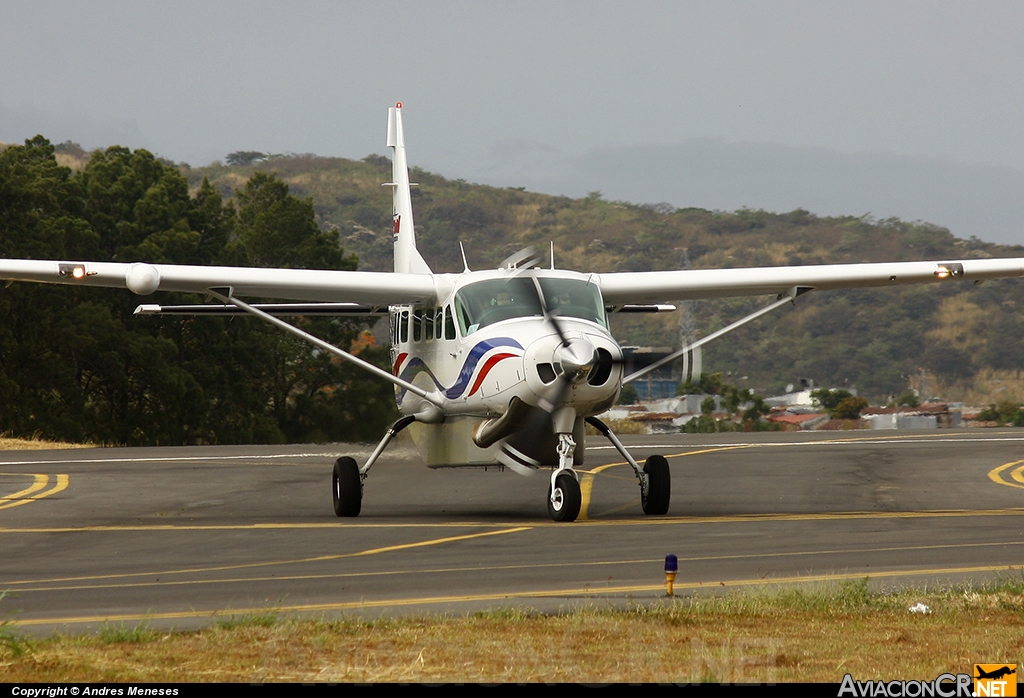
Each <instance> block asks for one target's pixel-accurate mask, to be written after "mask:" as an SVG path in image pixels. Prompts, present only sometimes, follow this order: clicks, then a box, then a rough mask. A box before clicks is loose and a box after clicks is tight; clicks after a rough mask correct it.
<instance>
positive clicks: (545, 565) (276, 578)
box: [0, 541, 1024, 593]
mask: <svg viewBox="0 0 1024 698" xmlns="http://www.w3.org/2000/svg"><path fill="white" fill-rule="evenodd" d="M1020 545H1024V541H998V542H991V543H940V544H936V545H907V546H895V547H879V548H849V549H834V550H796V551H788V552H778V553H739V554H735V555H695V556H689V557H680V558H679V563H680V564H688V563H704V562H715V561H721V560H762V559H776V558H783V557H807V556H809V555H850V554H854V553H884V552H909V551H918V550H943V549H953V548H985V547H1008V546H1020ZM662 562H663V560H662V558H650V559H636V560H596V561H590V562H579V561H572V562H541V563H532V564H525V565H486V566H482V567H478V566H473V567H438V568H426V569H408V570H377V571H372V572H336V573H325V574H293V575H272V576H269V577H225V578H221V579H182V580H174V581H156V580H154V581H151V582H124V583H112V584H76V585H61V586H43V585H46V584H50V583H52V582H55V581H58V582H59V581H65V580H48V579H33V580H24V581H18V582H0V586H4V587H17V589H16V591H17V592H18V593H27V592H48V591H51V592H52V591H82V590H86V589H128V588H136V587H153V586H194V585H198V584H240V583H244V584H251V583H253V582H278V583H279V582H286V581H297V580H306V579H357V578H363V577H380V576H388V577H393V576H396V575H419V576H422V575H427V574H443V575H452V574H459V573H465V572H473V573H480V572H501V571H508V570H533V569H556V568H563V567H572V568H574V569H580V568H584V567H622V566H630V567H635V566H638V565H660V564H662ZM150 574H151V576H154V577H159V576H160V575H161V574H165V573H164V572H152V573H150ZM123 576H125V577H128V576H133V575H123ZM136 576H137V575H136ZM27 584H38V585H40V586H35V587H33V586H22V585H27ZM9 590H13V589H9Z"/></svg>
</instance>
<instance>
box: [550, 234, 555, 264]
mask: <svg viewBox="0 0 1024 698" xmlns="http://www.w3.org/2000/svg"><path fill="white" fill-rule="evenodd" d="M549 242H550V243H551V271H554V270H555V241H554V240H550V241H549Z"/></svg>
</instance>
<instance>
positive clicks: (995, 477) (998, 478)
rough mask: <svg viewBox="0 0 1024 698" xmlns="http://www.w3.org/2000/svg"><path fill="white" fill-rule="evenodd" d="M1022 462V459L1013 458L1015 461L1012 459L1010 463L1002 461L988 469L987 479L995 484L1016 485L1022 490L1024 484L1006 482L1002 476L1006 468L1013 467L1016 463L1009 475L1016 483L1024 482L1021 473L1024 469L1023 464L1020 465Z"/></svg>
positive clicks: (1023, 476)
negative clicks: (997, 465)
mask: <svg viewBox="0 0 1024 698" xmlns="http://www.w3.org/2000/svg"><path fill="white" fill-rule="evenodd" d="M1022 464H1024V460H1015V461H1012V462H1010V463H1003V464H1002V465H1000V466H999V467H998V468H993V469H992V470H990V471H989V472H988V479H989V480H991V481H992V482H994V483H996V484H997V485H1005V486H1007V487H1017V488H1019V489H1022V490H1024V484H1016V483H1013V482H1007V481H1006V480H1004V479H1003V478H1002V474H1003V473H1004V472H1005V471H1006V470H1009V469H1010V468H1013V466H1015V465H1016V466H1018V467H1016V468H1014V469H1013V472H1011V473H1010V477H1012V478H1013V479H1014V480H1016V481H1017V482H1018V483H1024V475H1021V471H1022V470H1024V465H1022Z"/></svg>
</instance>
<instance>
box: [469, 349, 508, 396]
mask: <svg viewBox="0 0 1024 698" xmlns="http://www.w3.org/2000/svg"><path fill="white" fill-rule="evenodd" d="M514 356H518V354H494V355H492V356H491V358H489V359H487V361H485V362H484V367H483V368H481V369H480V375H479V376H477V377H476V381H475V382H474V383H473V387H472V389H471V390H470V391H469V394H470V395H472V394H474V393H475V392H476V391H477V390H479V389H480V384H481V383H483V382H484V378H486V377H487V374H488V373H490V372H491V369H492V368H494V365H495V364H496V363H498V362H499V361H504V360H505V359H511V358H512V357H514Z"/></svg>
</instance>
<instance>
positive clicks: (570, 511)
mask: <svg viewBox="0 0 1024 698" xmlns="http://www.w3.org/2000/svg"><path fill="white" fill-rule="evenodd" d="M582 501H583V497H582V495H581V494H580V483H578V482H576V478H575V477H574V476H573V474H572V473H571V472H564V473H562V474H561V475H558V476H557V477H556V478H555V484H554V486H553V487H549V488H548V514H550V515H551V518H552V519H554V520H555V521H575V520H576V517H577V516H579V515H580V504H581V502H582Z"/></svg>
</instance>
